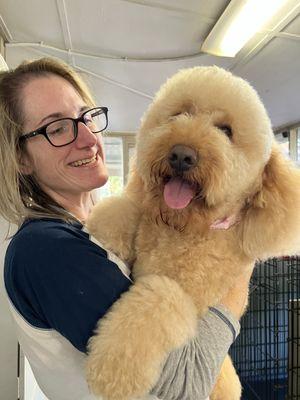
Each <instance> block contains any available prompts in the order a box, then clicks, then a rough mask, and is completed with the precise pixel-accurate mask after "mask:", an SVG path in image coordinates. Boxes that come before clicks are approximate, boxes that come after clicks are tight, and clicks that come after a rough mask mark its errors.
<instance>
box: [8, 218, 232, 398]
mask: <svg viewBox="0 0 300 400" xmlns="http://www.w3.org/2000/svg"><path fill="white" fill-rule="evenodd" d="M4 281H5V287H6V291H7V294H8V299H9V305H10V309H11V312H12V315H13V317H14V321H15V324H16V329H17V336H18V340H19V342H20V344H21V347H22V349H23V352H24V354H25V356H26V357H27V359H28V361H29V363H30V365H31V368H32V370H33V373H34V375H35V378H36V380H37V382H38V384H39V386H40V388H41V389H42V391H43V392H44V393H45V395H46V396H47V397H48V398H49V399H50V400H95V399H96V398H95V397H94V396H93V395H91V394H90V392H89V390H88V387H87V383H86V381H85V373H84V362H85V358H86V346H87V342H88V339H89V338H90V337H91V336H92V335H93V331H94V329H95V327H96V324H97V322H98V320H99V319H101V318H102V317H103V316H104V314H105V313H106V312H107V311H108V309H109V308H110V306H111V305H112V304H113V303H114V302H115V301H116V300H118V298H119V297H120V295H121V294H122V293H123V292H125V291H127V290H128V289H129V288H130V285H131V284H132V281H131V279H130V271H129V269H128V268H127V266H126V265H125V264H124V262H122V261H121V260H120V259H119V258H118V257H117V256H116V255H114V254H113V253H111V252H109V251H107V250H105V249H104V248H103V247H102V246H101V245H100V243H99V242H97V241H96V239H94V238H92V237H91V236H90V235H89V233H88V232H87V231H85V229H84V228H83V226H82V225H81V224H80V223H79V222H78V223H77V222H74V223H72V224H71V223H67V222H64V221H62V220H59V219H50V218H49V219H47V218H44V219H32V220H28V221H26V222H24V223H23V225H22V226H21V228H20V229H19V230H18V232H17V233H16V234H15V235H14V237H13V238H12V240H11V242H10V244H9V246H8V249H7V252H6V257H5V265H4ZM238 331H239V324H238V322H237V321H236V320H235V319H234V318H233V317H232V316H231V314H230V313H229V312H228V311H227V310H225V309H222V308H215V309H212V310H210V312H209V313H208V315H207V318H204V319H203V320H201V321H200V322H199V337H198V338H195V340H194V341H193V342H191V343H190V344H187V345H186V346H184V347H183V348H182V349H178V350H176V351H174V352H173V353H172V354H171V355H170V357H169V358H168V360H167V362H166V364H165V367H164V370H163V373H162V377H161V379H160V381H159V382H158V383H157V385H156V387H155V388H154V389H153V393H152V395H150V396H149V399H150V398H151V399H157V398H161V399H174V398H178V399H179V398H180V399H181V400H185V399H189V400H193V399H199V400H201V399H205V398H206V397H207V394H208V390H210V389H211V387H212V386H210V385H212V384H213V382H214V379H215V378H216V374H217V373H218V370H219V368H220V365H221V363H222V360H223V359H224V357H225V354H226V353H227V351H228V348H229V346H230V345H231V344H232V342H233V340H234V337H235V336H236V334H237V333H238ZM220 332H221V335H220ZM124 346H126V343H124ZM187 371H189V379H186V378H187V376H186V373H187ZM175 392H176V394H175ZM156 396H158V397H156ZM174 396H176V397H174Z"/></svg>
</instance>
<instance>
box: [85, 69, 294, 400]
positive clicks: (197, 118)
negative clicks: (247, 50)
mask: <svg viewBox="0 0 300 400" xmlns="http://www.w3.org/2000/svg"><path fill="white" fill-rule="evenodd" d="M176 146H183V149H184V150H185V149H188V154H190V153H189V152H191V154H192V156H191V157H190V155H189V157H188V159H187V162H188V163H189V162H190V161H191V159H192V166H191V167H189V166H186V165H185V168H183V167H182V166H181V167H180V168H181V169H180V168H179V169H178V168H177V169H176V168H174V164H172V161H171V160H172V157H173V156H174V152H173V153H172V149H174V148H177V147H176ZM180 149H181V148H180ZM185 160H186V159H185ZM175 164H176V160H175ZM177 166H178V165H177ZM168 185H169V187H170V186H171V189H170V190H171V192H172V190H173V191H174V190H175V189H176V188H177V189H178V190H182V188H185V189H184V190H186V192H187V194H191V193H192V194H191V199H190V200H186V199H184V201H187V202H188V204H186V205H184V204H180V205H179V207H177V206H176V204H175V205H174V204H173V205H172V204H171V206H170V204H169V200H168V198H169V197H170V196H171V197H172V196H173V197H174V195H172V194H171V195H170V194H169V195H168V194H166V187H167V186H168ZM172 185H173V186H172ZM172 187H173V189H172ZM174 188H175V189H174ZM180 188H181V189H180ZM186 188H188V189H186ZM187 194H186V196H187ZM168 196H169V197H168ZM186 196H185V197H186ZM179 197H180V194H179ZM182 202H183V200H182V199H181V203H182ZM171 203H172V202H171ZM173 203H174V199H173ZM175 203H176V201H175ZM299 208H300V172H299V171H298V170H297V169H296V168H295V167H294V166H293V165H292V163H291V162H290V161H288V160H286V159H285V158H284V157H283V155H282V154H281V152H280V151H279V149H278V145H277V144H276V142H275V139H274V136H273V133H272V129H271V124H270V120H269V118H268V115H267V113H266V110H265V108H264V106H263V104H262V103H261V101H260V99H259V97H258V95H257V93H256V92H255V90H254V89H253V88H252V87H251V86H250V85H249V84H248V83H247V82H245V81H244V80H242V79H241V78H238V77H235V76H233V75H232V74H231V73H229V72H227V71H225V70H223V69H220V68H217V67H196V68H191V69H187V70H182V71H180V72H179V73H177V74H176V75H175V76H174V77H172V78H171V79H169V80H168V81H167V82H166V83H165V84H164V85H163V86H162V88H161V89H160V90H159V92H158V94H157V95H156V97H155V99H154V101H153V103H152V104H151V105H150V107H149V109H148V110H147V112H146V114H145V116H144V118H143V120H142V124H141V128H140V131H139V133H138V135H137V146H136V160H135V163H134V165H133V167H132V170H131V173H130V176H129V182H128V185H127V186H126V188H125V190H124V193H123V194H122V195H121V196H119V197H113V198H110V199H105V200H103V201H102V202H100V203H99V204H98V205H96V207H95V208H94V210H93V212H92V214H91V216H90V219H89V221H88V229H89V230H90V232H91V233H92V234H93V235H94V236H96V238H97V239H98V240H100V241H101V243H103V244H104V245H105V246H106V247H107V248H109V249H111V250H113V251H114V252H115V253H117V254H118V255H119V256H120V257H121V258H122V259H124V260H126V261H128V262H130V263H133V264H134V266H133V274H134V278H135V284H134V285H133V286H132V288H131V289H130V290H129V291H128V292H127V293H125V294H123V295H122V297H121V299H120V300H119V301H117V302H116V303H115V304H114V305H113V307H112V308H111V310H110V311H109V312H108V314H107V316H106V317H105V318H104V319H103V320H101V321H100V322H99V324H98V328H97V331H96V333H95V336H94V337H93V338H92V339H91V340H90V343H89V356H88V361H87V379H88V382H89V385H90V388H91V390H92V391H93V392H94V393H95V394H98V395H102V396H103V397H104V398H105V399H109V400H121V399H123V400H126V399H130V398H134V397H139V396H143V395H145V394H146V393H147V392H149V391H150V390H151V387H153V385H154V383H155V382H156V380H157V378H158V376H159V373H160V370H161V368H162V366H163V363H164V361H165V359H166V357H167V356H168V354H169V352H170V351H172V350H173V349H174V348H176V347H179V346H182V345H183V344H185V343H187V342H188V341H189V340H190V338H191V337H193V336H194V335H195V334H196V323H197V319H198V318H200V317H201V316H202V315H203V314H204V313H205V312H206V311H207V309H208V307H209V306H213V305H216V304H217V303H218V302H219V301H220V299H221V298H222V296H223V295H225V294H226V293H227V291H228V290H229V288H230V287H231V286H232V285H233V284H234V280H235V278H236V277H237V276H238V275H240V274H242V273H243V271H246V270H247V269H249V268H253V264H254V262H255V260H257V259H266V258H268V257H274V256H281V255H286V254H295V253H297V252H299V247H300V246H299V244H300V243H299V238H300V236H299V234H300V209H299ZM232 215H239V216H240V217H239V222H238V223H237V224H234V225H233V226H231V227H230V228H229V229H216V228H218V227H221V226H222V223H224V221H225V223H226V221H227V220H228V218H229V217H231V216H232ZM213 227H214V228H215V229H213ZM240 396H241V387H240V383H239V380H238V377H237V375H236V373H235V370H234V368H233V366H232V363H231V361H230V359H229V357H228V358H226V360H225V362H224V364H223V367H222V370H221V373H220V376H219V378H218V381H217V384H216V387H215V389H214V392H213V393H212V394H211V395H210V398H211V399H214V400H238V399H239V398H240Z"/></svg>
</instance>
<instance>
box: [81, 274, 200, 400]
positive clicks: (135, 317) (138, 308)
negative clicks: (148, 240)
mask: <svg viewBox="0 0 300 400" xmlns="http://www.w3.org/2000/svg"><path fill="white" fill-rule="evenodd" d="M196 327H197V311H196V308H195V306H194V305H193V303H192V301H191V299H190V298H189V296H187V295H186V294H185V293H184V291H183V290H182V289H181V288H180V286H179V285H178V284H177V283H176V282H175V281H172V280H171V279H168V278H166V277H160V276H156V275H149V276H145V277H143V278H140V279H138V280H137V282H136V283H135V284H134V285H133V286H132V287H131V289H130V290H129V291H128V292H126V293H124V294H123V296H122V297H121V299H119V300H118V301H117V302H116V303H115V304H114V305H113V306H112V308H111V310H110V311H109V312H108V313H107V315H106V317H105V318H103V319H102V320H100V322H99V325H98V328H97V332H96V335H95V336H93V337H92V338H91V339H90V341H89V345H88V349H89V355H88V357H87V363H86V368H87V381H88V384H89V387H90V390H91V391H92V392H93V393H94V394H96V395H98V396H102V397H103V398H104V399H105V400H127V399H132V398H137V397H143V396H144V395H146V394H147V393H149V391H150V390H151V388H152V387H153V386H154V384H155V383H156V381H157V380H158V377H159V375H160V373H161V369H162V367H163V364H164V362H165V359H166V357H167V356H168V354H169V353H170V351H172V350H173V349H175V348H177V347H180V346H181V345H183V344H185V343H186V342H187V341H189V340H190V339H191V337H193V336H194V335H195V333H196Z"/></svg>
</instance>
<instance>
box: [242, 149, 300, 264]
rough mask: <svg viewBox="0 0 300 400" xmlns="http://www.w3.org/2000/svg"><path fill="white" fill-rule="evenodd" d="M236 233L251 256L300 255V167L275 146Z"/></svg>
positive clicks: (264, 257) (261, 257) (259, 257)
mask: <svg viewBox="0 0 300 400" xmlns="http://www.w3.org/2000/svg"><path fill="white" fill-rule="evenodd" d="M239 235H240V240H241V246H242V248H243V250H244V252H245V253H246V254H247V255H248V256H250V257H251V258H255V259H267V258H270V257H278V256H283V255H294V254H300V170H299V169H297V168H296V166H295V165H294V164H293V163H292V162H291V161H289V160H287V159H285V158H284V156H283V155H282V153H281V152H280V150H279V149H278V147H277V146H276V145H274V147H273V150H272V153H271V157H270V159H269V161H268V163H267V165H266V166H265V169H264V172H263V176H262V182H261V185H260V189H259V191H258V192H257V193H256V194H255V195H254V196H253V197H252V198H250V199H249V203H248V206H247V208H246V210H245V215H244V216H243V218H242V221H241V223H240V227H239Z"/></svg>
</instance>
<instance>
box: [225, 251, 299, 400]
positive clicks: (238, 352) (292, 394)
mask: <svg viewBox="0 0 300 400" xmlns="http://www.w3.org/2000/svg"><path fill="white" fill-rule="evenodd" d="M241 326H242V329H241V333H240V335H239V337H238V338H237V340H236V342H235V343H234V345H233V346H232V348H231V351H230V353H231V356H232V358H233V361H234V364H235V367H236V369H237V371H238V374H239V376H240V379H241V382H242V386H243V397H242V398H243V400H296V399H298V400H299V399H300V258H299V257H284V258H281V259H272V260H269V261H267V262H264V263H257V266H256V268H255V271H254V274H253V278H252V281H251V286H250V298H249V307H248V311H247V313H246V314H245V316H244V317H243V319H242V321H241Z"/></svg>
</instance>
